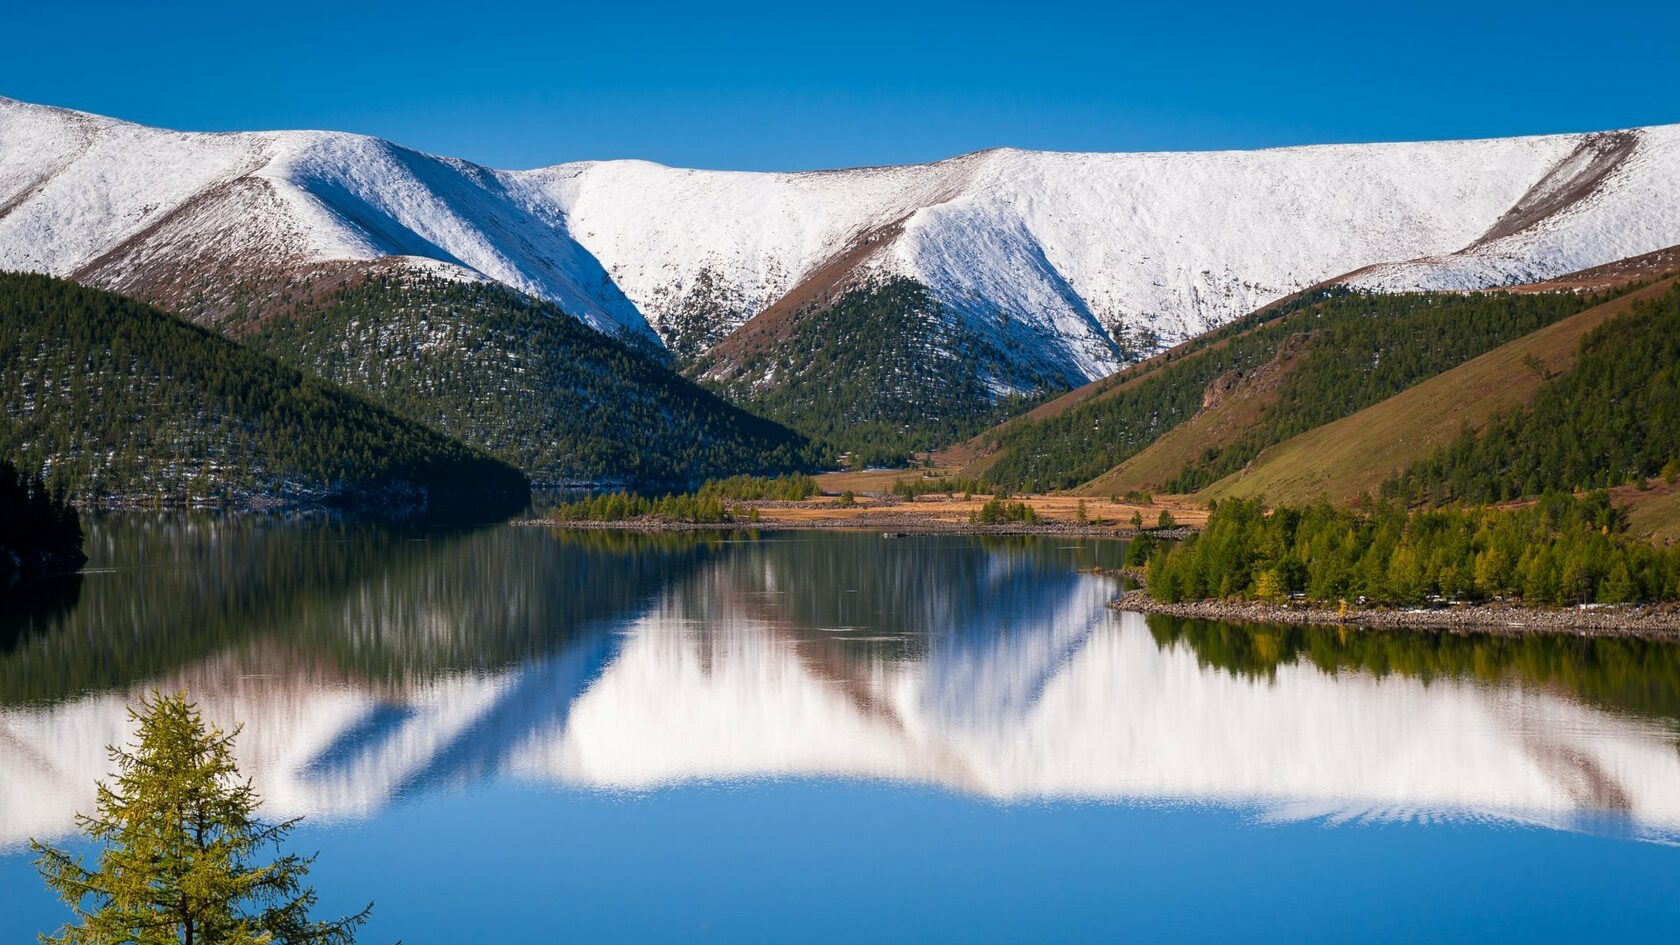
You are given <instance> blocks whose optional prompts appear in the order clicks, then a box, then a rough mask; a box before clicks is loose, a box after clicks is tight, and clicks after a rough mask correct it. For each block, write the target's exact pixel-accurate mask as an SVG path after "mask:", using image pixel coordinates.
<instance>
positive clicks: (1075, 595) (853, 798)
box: [0, 514, 1680, 945]
mask: <svg viewBox="0 0 1680 945" xmlns="http://www.w3.org/2000/svg"><path fill="white" fill-rule="evenodd" d="M89 538H90V541H89V544H88V552H89V554H90V557H91V559H92V560H91V561H90V563H89V571H88V573H87V574H86V575H84V576H83V577H82V578H81V579H80V580H79V582H76V583H74V584H72V585H69V586H66V587H63V588H59V589H57V590H56V591H54V592H52V593H48V594H44V595H42V596H41V597H40V598H39V599H37V600H34V601H33V602H31V603H30V604H29V605H28V606H20V605H16V604H12V605H10V612H9V613H7V614H5V615H3V616H0V942H5V943H11V942H27V941H33V940H34V936H35V934H36V933H37V932H40V931H48V930H50V929H52V928H55V927H56V926H57V924H58V923H59V922H60V921H61V920H62V919H63V918H65V917H66V916H67V913H66V912H65V911H64V910H63V908H62V907H61V906H60V905H59V904H58V903H57V902H56V901H55V900H53V899H52V898H51V897H50V896H49V894H48V893H47V892H46V891H45V889H44V887H43V886H42V885H41V883H40V882H39V880H38V879H37V878H36V876H35V873H34V869H33V867H32V865H31V856H30V855H29V853H28V850H27V842H28V840H29V838H30V837H38V838H42V839H48V838H50V839H54V840H57V841H60V842H64V841H67V840H68V839H69V838H70V837H71V836H72V833H73V826H74V816H75V814H76V812H77V811H78V810H84V811H85V810H90V809H91V808H92V805H93V797H94V793H93V783H94V780H95V779H96V778H98V777H100V776H102V775H103V774H104V772H105V771H106V764H107V761H106V757H105V753H104V746H105V745H106V744H107V743H111V742H117V741H121V740H124V739H125V737H126V728H125V722H124V707H125V705H126V704H127V703H128V702H130V701H132V700H133V699H134V698H135V697H136V696H137V695H138V694H141V693H143V692H145V691H147V690H148V689H150V688H152V687H158V688H162V689H166V690H174V689H180V688H185V689H188V690H190V692H191V693H192V695H193V696H194V697H195V698H196V699H197V700H198V701H199V702H200V703H201V705H202V706H203V708H204V709H205V711H206V713H207V714H208V715H210V716H211V717H212V718H215V719H217V720H220V721H222V722H224V723H233V722H239V723H243V725H244V726H245V728H244V733H243V735H242V736H241V738H240V742H239V754H240V757H241V762H242V764H243V766H244V769H245V771H246V772H247V773H249V774H251V775H252V776H253V777H254V778H255V780H256V782H257V785H258V787H259V788H260V789H261V791H262V792H263V794H264V796H265V797H266V799H267V802H268V806H267V810H268V811H269V813H270V814H271V815H275V816H280V815H284V816H290V815H305V816H306V817H307V820H306V821H305V823H304V826H303V827H302V828H301V829H300V830H299V831H298V832H297V834H296V835H295V838H296V844H295V845H296V846H297V847H298V848H300V849H302V850H305V851H312V850H319V851H320V860H319V863H318V865H317V866H316V869H315V871H314V873H313V874H312V875H313V878H314V880H315V882H316V885H317V886H318V887H319V888H320V890H321V893H322V897H321V898H322V908H323V910H331V911H335V912H348V911H354V910H356V909H359V908H360V907H361V906H362V905H363V904H364V903H365V902H366V901H367V900H369V899H372V900H375V901H376V903H377V906H376V908H375V911H374V919H373V921H372V923H371V924H370V925H369V927H368V929H367V931H366V934H365V935H364V936H363V939H362V940H363V941H364V942H368V943H383V942H389V941H392V940H395V939H398V938H400V939H402V940H403V941H405V942H407V943H409V945H427V943H468V942H551V941H553V942H697V941H699V942H704V941H716V942H798V943H811V942H848V943H850V942H866V941H868V942H917V943H923V942H962V943H974V942H1029V941H1069V942H1104V943H1107V942H1115V941H1131V940H1136V941H1163V940H1167V941H1205V942H1221V943H1224V942H1231V941H1279V942H1300V941H1325V942H1346V941H1429V942H1454V941H1465V942H1474V941H1490V940H1500V941H1517V940H1522V941H1528V942H1539V941H1558V942H1570V943H1574V945H1580V943H1583V942H1600V941H1677V940H1680V848H1677V847H1676V845H1675V844H1676V841H1677V840H1680V647H1675V646H1670V645H1663V644H1656V643H1644V642H1637V641H1604V640H1599V641H1592V640H1583V639H1576V638H1570V637H1534V638H1522V639H1516V638H1498V637H1485V636H1452V635H1433V634H1402V633H1383V634H1368V633H1358V632H1352V631H1347V632H1341V631H1337V630H1334V629H1323V630H1299V629H1296V630H1290V629H1283V628H1260V627H1247V628H1243V627H1234V626H1230V625H1222V624H1214V623H1204V622H1187V621H1174V620H1169V619H1161V618H1148V619H1146V618H1144V617H1142V616H1139V615H1136V614H1118V613H1114V612H1111V611H1109V610H1108V609H1107V608H1106V607H1105V606H1104V604H1105V603H1106V602H1107V601H1109V600H1110V599H1112V598H1113V597H1114V596H1115V594H1116V593H1117V589H1118V585H1117V583H1116V581H1115V580H1114V579H1112V578H1108V577H1103V576H1098V575H1092V574H1083V573H1080V571H1079V569H1080V568H1088V567H1091V566H1093V565H1113V564H1117V563H1118V562H1119V560H1120V559H1121V556H1122V552H1123V550H1124V549H1123V546H1122V545H1121V544H1119V543H1117V542H1107V541H1097V540H1079V539H1075V540H1070V539H1064V538H978V537H956V536H916V537H908V538H899V539H888V538H883V537H881V536H878V535H874V534H840V533H815V532H812V533H792V534H788V533H782V534H766V535H762V536H751V535H746V534H742V535H731V536H722V535H704V536H694V535H671V534H654V535H634V534H624V533H612V532H580V531H547V530H540V529H523V528H513V527H507V526H493V527H483V528H467V527H459V526H453V527H445V526H422V525H417V524H407V525H390V524H381V523H378V522H373V521H366V520H356V519H341V520H323V519H319V518H316V519H286V518H265V517H217V516H211V515H198V514H157V515H149V514H128V515H120V516H106V517H103V518H101V519H99V520H97V521H96V522H94V523H93V524H92V526H91V528H90V532H89Z"/></svg>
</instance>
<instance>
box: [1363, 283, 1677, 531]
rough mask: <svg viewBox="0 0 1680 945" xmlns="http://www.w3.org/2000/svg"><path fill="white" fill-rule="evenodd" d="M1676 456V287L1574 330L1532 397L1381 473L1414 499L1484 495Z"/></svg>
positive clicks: (1623, 475)
mask: <svg viewBox="0 0 1680 945" xmlns="http://www.w3.org/2000/svg"><path fill="white" fill-rule="evenodd" d="M1671 463H1677V464H1680V288H1676V289H1670V290H1669V291H1668V292H1667V293H1666V294H1665V295H1663V296H1662V297H1661V298H1658V299H1654V300H1651V301H1647V302H1641V303H1639V304H1637V305H1636V306H1635V307H1634V308H1633V309H1632V310H1631V311H1630V312H1628V313H1627V314H1626V315H1623V316H1621V317H1619V318H1616V319H1614V320H1613V321H1610V322H1607V323H1606V324H1603V325H1600V326H1599V327H1598V328H1596V329H1594V330H1593V331H1592V332H1591V333H1590V334H1588V335H1587V336H1586V337H1585V338H1583V339H1581V347H1580V354H1579V357H1578V358H1577V360H1576V362H1575V366H1574V367H1573V368H1572V369H1570V370H1569V371H1567V372H1565V373H1564V374H1562V375H1561V376H1559V377H1556V378H1554V379H1552V380H1551V381H1549V382H1547V383H1546V384H1545V385H1544V386H1542V387H1541V388H1540V392H1539V394H1538V396H1537V397H1536V398H1535V400H1534V403H1533V404H1531V405H1529V406H1528V407H1526V408H1522V409H1519V410H1516V411H1514V412H1512V413H1508V414H1505V415H1503V416H1499V417H1495V418H1494V419H1493V420H1492V421H1491V422H1490V423H1489V424H1488V425H1487V426H1486V427H1485V428H1484V429H1482V430H1480V431H1466V432H1464V433H1463V434H1462V435H1460V436H1459V437H1458V439H1457V440H1455V441H1454V442H1453V443H1451V444H1449V445H1447V446H1445V447H1443V448H1442V449H1440V450H1438V451H1437V452H1436V453H1435V454H1434V455H1433V456H1431V457H1429V458H1428V459H1425V460H1422V461H1420V462H1418V463H1416V464H1414V465H1413V466H1412V467H1411V468H1410V469H1408V470H1406V471H1405V472H1404V473H1402V474H1401V475H1400V476H1398V477H1397V478H1396V479H1394V480H1392V481H1390V482H1388V483H1385V484H1384V486H1383V492H1384V494H1385V495H1398V496H1403V497H1405V498H1407V499H1409V500H1411V501H1414V502H1427V503H1441V502H1455V501H1469V502H1490V501H1502V500H1506V499H1514V498H1518V497H1522V496H1532V495H1538V494H1539V493H1541V492H1543V491H1544V490H1546V489H1576V488H1600V487H1605V486H1614V485H1620V484H1622V483H1626V482H1642V481H1644V480H1645V479H1647V478H1649V477H1650V476H1653V475H1656V474H1657V473H1658V472H1660V471H1662V470H1663V468H1664V467H1665V466H1667V467H1669V468H1670V469H1674V468H1676V467H1674V466H1670V464H1671Z"/></svg>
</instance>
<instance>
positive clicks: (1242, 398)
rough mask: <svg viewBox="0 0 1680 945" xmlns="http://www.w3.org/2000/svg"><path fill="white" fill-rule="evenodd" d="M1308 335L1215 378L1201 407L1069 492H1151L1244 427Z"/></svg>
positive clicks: (1268, 400) (1269, 399)
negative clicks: (1260, 361) (1246, 368)
mask: <svg viewBox="0 0 1680 945" xmlns="http://www.w3.org/2000/svg"><path fill="white" fill-rule="evenodd" d="M1309 343H1310V339H1309V337H1308V336H1307V335H1305V334H1298V335H1292V336H1290V338H1289V341H1288V343H1286V345H1285V346H1284V347H1283V348H1282V349H1280V350H1279V351H1278V353H1277V357H1275V358H1273V359H1272V360H1271V361H1270V362H1269V363H1267V364H1265V365H1262V366H1261V367H1259V368H1257V369H1255V370H1252V371H1250V372H1248V373H1247V374H1246V375H1244V374H1241V373H1236V374H1235V376H1231V375H1227V376H1226V377H1222V378H1220V379H1219V380H1218V381H1215V382H1214V383H1213V384H1212V385H1210V386H1209V387H1208V390H1207V392H1206V393H1205V394H1204V395H1203V397H1202V403H1203V407H1202V411H1201V412H1200V413H1198V414H1196V416H1194V417H1192V418H1191V419H1190V420H1189V421H1188V422H1185V423H1181V424H1179V425H1178V426H1176V427H1174V428H1173V429H1172V430H1170V431H1168V432H1167V434H1166V435H1165V436H1163V437H1161V438H1160V439H1158V440H1156V441H1155V442H1154V443H1152V444H1150V445H1149V446H1148V447H1147V448H1145V449H1144V450H1143V451H1142V452H1140V453H1138V454H1137V455H1136V456H1133V457H1132V458H1130V459H1128V460H1126V461H1125V462H1123V463H1121V464H1120V465H1118V466H1116V467H1114V468H1113V469H1111V470H1109V471H1108V472H1107V473H1106V474H1104V475H1102V476H1099V477H1097V478H1096V479H1093V480H1091V482H1089V483H1087V484H1085V485H1084V486H1081V487H1080V488H1079V489H1077V490H1075V491H1076V492H1078V493H1079V494H1081V495H1114V494H1118V493H1125V492H1130V491H1132V490H1134V489H1137V490H1143V491H1146V492H1156V491H1159V490H1160V488H1161V485H1162V483H1165V482H1167V481H1168V480H1170V479H1172V477H1174V476H1176V475H1178V473H1179V472H1180V471H1182V470H1183V469H1184V467H1185V466H1188V465H1189V464H1190V463H1191V462H1193V461H1194V460H1195V459H1196V457H1198V456H1200V455H1201V454H1202V451H1203V450H1205V449H1207V448H1208V447H1210V446H1226V445H1229V444H1231V443H1234V442H1236V440H1237V438H1238V437H1239V436H1241V435H1242V434H1243V433H1244V432H1245V431H1247V430H1248V429H1250V428H1251V427H1252V426H1253V425H1254V424H1255V423H1256V422H1257V421H1258V420H1259V419H1260V416H1261V414H1262V413H1264V412H1265V409H1266V408H1267V407H1270V406H1271V405H1272V404H1273V403H1275V402H1276V401H1277V395H1278V390H1279V387H1280V385H1281V384H1282V382H1283V379H1284V377H1285V376H1286V375H1288V373H1289V371H1290V370H1291V369H1292V368H1294V366H1295V365H1296V364H1298V363H1299V360H1300V357H1301V355H1302V354H1304V353H1306V350H1307V345H1308V344H1309Z"/></svg>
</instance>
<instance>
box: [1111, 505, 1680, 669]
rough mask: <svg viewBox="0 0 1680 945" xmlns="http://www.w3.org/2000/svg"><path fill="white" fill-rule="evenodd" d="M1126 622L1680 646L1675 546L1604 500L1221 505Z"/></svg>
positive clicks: (1149, 583) (1159, 558) (1162, 551)
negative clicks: (1466, 632) (1489, 633)
mask: <svg viewBox="0 0 1680 945" xmlns="http://www.w3.org/2000/svg"><path fill="white" fill-rule="evenodd" d="M1145 582H1146V586H1145V590H1144V591H1142V592H1132V593H1129V594H1127V595H1125V596H1124V597H1122V598H1121V600H1120V601H1117V602H1116V606H1118V607H1119V608H1120V609H1124V610H1140V611H1145V612H1149V613H1163V614H1172V615H1175V616H1180V617H1202V618H1208V619H1221V620H1253V621H1265V622H1280V623H1315V624H1338V623H1339V624H1352V625H1358V626H1374V627H1447V628H1459V627H1462V628H1472V627H1473V628H1477V629H1501V628H1504V629H1532V630H1560V631H1574V632H1603V633H1621V632H1633V633H1639V634H1649V635H1659V636H1680V605H1677V604H1676V603H1675V602H1676V601H1680V548H1659V547H1657V546H1655V545H1652V544H1649V543H1646V542H1644V541H1640V540H1638V539H1636V538H1634V537H1632V536H1630V535H1628V534H1627V521H1626V517H1625V514H1624V513H1623V512H1622V511H1621V510H1620V509H1617V508H1616V507H1615V506H1613V505H1612V504H1611V503H1610V499H1609V497H1608V496H1607V495H1606V494H1605V493H1603V492H1594V493H1588V494H1586V495H1584V496H1575V495H1570V494H1567V493H1559V492H1552V493H1547V494H1545V495H1543V496H1541V497H1540V499H1539V500H1538V501H1536V502H1534V503H1533V504H1531V505H1525V506H1517V507H1498V506H1483V507H1475V508H1444V509H1429V510H1421V511H1408V510H1407V509H1406V508H1405V507H1404V506H1403V505H1400V504H1398V503H1393V502H1382V501H1366V502H1364V503H1362V504H1361V505H1360V506H1358V507H1356V508H1352V509H1341V508H1333V507H1331V506H1330V505H1328V504H1319V505H1314V506H1308V507H1305V508H1291V507H1282V508H1277V509H1273V510H1271V511H1270V512H1269V513H1268V511H1267V510H1266V509H1265V507H1264V506H1263V505H1262V503H1261V502H1259V501H1258V500H1227V501H1225V502H1222V503H1219V504H1218V505H1217V506H1215V508H1214V509H1213V511H1212V513H1211V514H1210V516H1209V518H1208V521H1207V525H1206V527H1205V528H1203V530H1202V531H1201V532H1200V533H1199V534H1197V535H1195V536H1193V537H1191V538H1189V539H1187V540H1186V541H1184V542H1183V543H1181V544H1179V545H1177V546H1174V547H1167V546H1162V547H1160V548H1158V549H1155V550H1154V551H1153V552H1152V554H1151V556H1150V558H1149V562H1148V568H1147V571H1146V574H1145Z"/></svg>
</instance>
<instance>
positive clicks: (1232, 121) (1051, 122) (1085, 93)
mask: <svg viewBox="0 0 1680 945" xmlns="http://www.w3.org/2000/svg"><path fill="white" fill-rule="evenodd" d="M162 9H166V10H167V11H168V12H160V10H162ZM5 21H6V24H7V31H8V32H9V33H10V34H11V36H10V41H9V42H8V43H7V44H6V47H7V48H6V54H5V56H4V57H0V94H3V95H9V96H12V97H15V98H21V99H25V100H28V101H35V102H45V103H50V104H55V105H64V106H68V107H73V108H81V109H85V110H88V111H95V112H100V113H104V114H112V115H117V116H120V117H124V118H129V119H132V120H135V121H141V122H145V123H148V124H155V125H162V126H166V127H174V128H183V129H195V130H235V129H256V128H298V127H304V128H332V129H340V130H347V131H359V132H366V133H369V134H376V135H380V136H383V137H387V138H391V139H394V140H397V141H400V142H402V143H404V144H408V145H411V146H414V147H418V148H421V149H424V150H427V151H433V152H438V153H443V154H451V155H458V156H461V157H466V158H470V159H473V160H476V161H480V162H483V163H486V164H491V165H494V166H498V167H530V166H536V165H542V164H551V163H556V162H560V161H567V160H576V159H584V158H616V157H640V158H647V159H650V160H656V161H661V162H664V163H667V164H675V165H686V166H696V167H720V168H743V169H804V168H816V167H837V166H850V165H858V164H887V163H900V162H907V161H925V160H933V159H937V158H941V157H947V156H950V155H952V154H959V153H962V152H965V151H972V150H976V149H980V148H986V147H994V146H1014V147H1023V148H1048V149H1057V150H1105V151H1113V150H1163V149H1203V148H1248V147H1267V146H1274V145H1284V144H1305V143H1318V142H1333V141H1373V140H1405V139H1425V138H1449V137H1480V136H1493V135H1507V134H1526V133H1543V132H1557V131H1579V130H1589V129H1597V128H1611V127H1625V126H1629V125H1638V124H1655V123H1662V122H1673V121H1680V70H1677V69H1675V68H1674V63H1675V58H1676V55H1677V53H1676V50H1677V48H1680V47H1677V46H1676V45H1675V44H1676V37H1680V4H1675V3H1672V2H1668V3H1655V2H1649V3H1647V2H1634V3H1627V4H1617V5H1605V4H1590V3H1578V2H1577V3H1571V4H1552V3H1546V2H1534V3H1495V4H1475V3H1466V4H1450V3H1439V4H1436V3H1397V4H1354V3H1347V4H1292V5H1282V4H1276V5H1274V4H1257V3H1243V4H1225V3H1219V2H1206V3H1194V4H1189V3H1186V4H1173V3H1168V2H1155V3H1150V4H1140V5H1136V6H1135V7H1134V6H1131V5H1127V4H1070V3H1054V2H1040V3H1035V4H1023V3H1014V4H1004V3H990V2H986V0H971V2H967V3H917V2H913V0H899V2H895V3H874V2H869V0H854V2H851V3H846V4H800V3H792V2H784V3H776V4H769V3H765V4H725V3H718V4H698V3H690V4H681V5H678V4H671V5H665V4H649V3H642V4H630V3H609V2H597V3H590V4H570V3H537V2H528V3H496V2H489V0H485V2H467V3H462V2H456V3H449V4H444V3H429V2H407V3H359V2H354V0H340V2H336V3H327V4H318V3H312V2H300V3H276V4H227V3H216V4H208V3H206V4H196V3H180V4H160V5H156V6H155V7H154V5H152V4H140V3H133V2H128V3H123V4H108V5H107V4H93V3H86V4H74V3H65V4H52V3H47V2H45V0H20V2H19V3H18V4H16V5H14V6H13V7H12V9H10V10H9V11H8V13H7V14H6V17H5Z"/></svg>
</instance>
